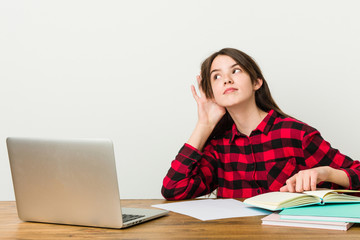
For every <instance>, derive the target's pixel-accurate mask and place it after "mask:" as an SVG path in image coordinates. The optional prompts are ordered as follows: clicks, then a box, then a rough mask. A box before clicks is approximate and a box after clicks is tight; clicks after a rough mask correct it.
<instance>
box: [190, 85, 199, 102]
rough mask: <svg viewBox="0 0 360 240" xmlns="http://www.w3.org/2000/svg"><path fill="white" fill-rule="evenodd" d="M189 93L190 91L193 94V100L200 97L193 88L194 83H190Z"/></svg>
mask: <svg viewBox="0 0 360 240" xmlns="http://www.w3.org/2000/svg"><path fill="white" fill-rule="evenodd" d="M191 93H192V95H193V97H194V99H195V101H196V102H197V101H198V100H199V98H200V97H199V96H198V95H197V93H196V90H195V86H194V85H191Z"/></svg>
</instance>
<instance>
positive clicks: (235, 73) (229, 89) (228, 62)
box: [210, 55, 262, 107]
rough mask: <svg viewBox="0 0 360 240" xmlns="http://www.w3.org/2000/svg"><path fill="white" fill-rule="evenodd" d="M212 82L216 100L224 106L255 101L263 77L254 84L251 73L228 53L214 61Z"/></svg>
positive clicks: (211, 72)
mask: <svg viewBox="0 0 360 240" xmlns="http://www.w3.org/2000/svg"><path fill="white" fill-rule="evenodd" d="M210 82H211V87H212V91H213V94H214V100H215V102H216V103H217V104H218V105H220V106H222V107H232V106H236V105H239V104H248V103H249V104H252V103H255V91H256V90H257V89H259V88H260V87H261V84H262V80H261V79H258V81H257V83H256V84H253V83H252V82H251V79H250V76H249V74H248V73H247V72H245V71H244V70H243V69H242V68H241V66H240V65H239V64H237V63H236V62H235V60H234V59H232V58H231V57H229V56H227V55H219V56H217V57H216V58H215V59H214V61H213V62H212V64H211V68H210Z"/></svg>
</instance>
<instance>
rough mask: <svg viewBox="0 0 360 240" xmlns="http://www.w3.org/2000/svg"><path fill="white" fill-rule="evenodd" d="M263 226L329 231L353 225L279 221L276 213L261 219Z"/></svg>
mask: <svg viewBox="0 0 360 240" xmlns="http://www.w3.org/2000/svg"><path fill="white" fill-rule="evenodd" d="M261 220H262V224H263V225H271V226H288V227H305V228H318V229H331V230H343V231H346V230H348V229H349V228H350V227H351V226H352V225H353V224H354V223H349V222H324V221H302V220H285V219H281V218H280V215H279V214H278V213H272V214H270V215H268V216H266V217H264V218H262V219H261Z"/></svg>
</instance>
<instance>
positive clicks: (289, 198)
mask: <svg viewBox="0 0 360 240" xmlns="http://www.w3.org/2000/svg"><path fill="white" fill-rule="evenodd" d="M345 193H360V191H358V190H331V189H325V190H324V189H322V190H316V191H306V192H303V193H290V192H269V193H263V194H260V195H257V196H254V197H251V198H248V199H246V200H245V201H244V203H246V204H248V205H251V206H254V207H259V208H264V209H268V210H271V211H277V210H282V209H285V208H292V207H300V206H306V205H312V204H319V205H320V204H325V203H355V202H360V197H357V196H352V195H348V194H345Z"/></svg>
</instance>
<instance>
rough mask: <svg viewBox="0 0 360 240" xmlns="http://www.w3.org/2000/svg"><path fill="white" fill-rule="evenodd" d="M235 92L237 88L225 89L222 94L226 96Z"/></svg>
mask: <svg viewBox="0 0 360 240" xmlns="http://www.w3.org/2000/svg"><path fill="white" fill-rule="evenodd" d="M235 91H237V88H227V89H226V90H225V91H224V93H223V94H228V93H232V92H235Z"/></svg>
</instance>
